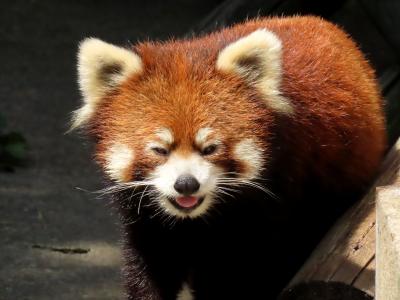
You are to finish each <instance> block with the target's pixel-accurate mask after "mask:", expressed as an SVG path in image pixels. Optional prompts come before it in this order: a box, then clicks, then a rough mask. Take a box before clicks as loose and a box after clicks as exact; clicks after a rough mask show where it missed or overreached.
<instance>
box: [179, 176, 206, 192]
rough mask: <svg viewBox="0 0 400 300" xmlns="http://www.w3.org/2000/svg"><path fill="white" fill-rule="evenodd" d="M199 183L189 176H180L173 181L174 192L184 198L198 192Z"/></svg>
mask: <svg viewBox="0 0 400 300" xmlns="http://www.w3.org/2000/svg"><path fill="white" fill-rule="evenodd" d="M199 187H200V183H199V182H198V181H197V179H196V178H194V177H193V176H192V175H190V174H185V175H181V176H179V177H178V179H177V180H176V181H175V184H174V188H175V190H176V191H177V192H178V193H180V194H183V195H185V196H188V195H191V194H193V193H196V192H197V191H198V190H199Z"/></svg>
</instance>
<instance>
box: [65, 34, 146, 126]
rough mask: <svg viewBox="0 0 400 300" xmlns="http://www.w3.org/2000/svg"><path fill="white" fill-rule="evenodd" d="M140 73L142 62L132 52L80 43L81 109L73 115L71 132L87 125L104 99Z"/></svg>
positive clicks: (96, 43) (98, 43) (95, 42)
mask: <svg viewBox="0 0 400 300" xmlns="http://www.w3.org/2000/svg"><path fill="white" fill-rule="evenodd" d="M141 70H142V61H141V59H140V57H139V56H138V55H137V54H135V53H134V52H133V51H130V50H128V49H125V48H121V47H117V46H114V45H111V44H108V43H105V42H103V41H101V40H99V39H95V38H88V39H85V40H84V41H82V43H81V44H80V47H79V53H78V78H79V87H80V90H81V92H82V96H83V105H82V107H81V108H79V109H78V110H76V111H75V112H74V116H73V122H72V126H71V129H74V128H76V127H79V126H81V125H83V124H85V123H87V122H88V121H89V120H90V118H91V117H92V116H93V114H94V112H95V109H96V105H97V104H98V103H99V101H101V99H102V98H103V97H104V95H106V94H107V93H108V92H109V91H110V90H112V89H115V88H116V87H117V86H118V85H120V84H121V82H122V81H124V80H125V79H126V78H127V77H128V76H129V75H131V74H133V73H138V72H140V71H141Z"/></svg>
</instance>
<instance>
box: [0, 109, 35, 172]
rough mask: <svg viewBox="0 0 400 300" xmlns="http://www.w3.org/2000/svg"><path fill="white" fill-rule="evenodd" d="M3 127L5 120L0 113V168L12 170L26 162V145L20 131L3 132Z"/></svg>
mask: <svg viewBox="0 0 400 300" xmlns="http://www.w3.org/2000/svg"><path fill="white" fill-rule="evenodd" d="M5 127H6V121H5V119H4V118H3V117H2V116H1V115H0V170H5V171H13V170H14V168H15V167H16V166H20V165H23V164H24V162H26V160H27V156H28V145H27V143H26V140H25V138H24V137H23V136H22V135H21V134H20V133H17V132H8V133H5V132H4V131H5Z"/></svg>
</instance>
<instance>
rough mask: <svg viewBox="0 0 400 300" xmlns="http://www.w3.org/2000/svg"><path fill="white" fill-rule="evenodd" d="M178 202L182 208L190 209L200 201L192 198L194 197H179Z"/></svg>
mask: <svg viewBox="0 0 400 300" xmlns="http://www.w3.org/2000/svg"><path fill="white" fill-rule="evenodd" d="M176 202H177V203H178V204H179V205H180V206H182V207H185V208H190V207H193V206H195V205H196V204H197V202H198V199H197V198H196V197H192V196H188V197H178V198H176Z"/></svg>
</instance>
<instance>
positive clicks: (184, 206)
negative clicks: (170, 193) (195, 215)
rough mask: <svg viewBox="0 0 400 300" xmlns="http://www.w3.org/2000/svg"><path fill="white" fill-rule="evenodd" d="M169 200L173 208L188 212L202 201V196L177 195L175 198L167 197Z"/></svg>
mask: <svg viewBox="0 0 400 300" xmlns="http://www.w3.org/2000/svg"><path fill="white" fill-rule="evenodd" d="M169 201H170V202H171V203H172V205H173V206H175V208H177V209H179V210H183V211H187V212H188V211H191V210H194V209H195V208H196V207H198V206H200V204H201V203H203V201H204V197H194V196H179V197H176V198H169Z"/></svg>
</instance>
